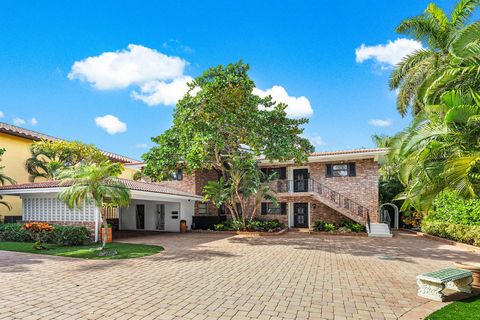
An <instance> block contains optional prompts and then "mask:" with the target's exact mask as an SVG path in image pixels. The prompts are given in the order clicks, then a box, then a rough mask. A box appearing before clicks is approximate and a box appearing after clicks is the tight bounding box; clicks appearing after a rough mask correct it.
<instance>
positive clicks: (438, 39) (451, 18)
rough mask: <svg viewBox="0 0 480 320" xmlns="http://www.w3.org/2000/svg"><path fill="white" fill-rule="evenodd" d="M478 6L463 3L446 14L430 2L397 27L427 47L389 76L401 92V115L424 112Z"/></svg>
mask: <svg viewBox="0 0 480 320" xmlns="http://www.w3.org/2000/svg"><path fill="white" fill-rule="evenodd" d="M478 4H479V0H460V1H459V2H458V3H457V4H456V5H455V6H454V8H453V10H452V13H451V14H450V15H447V14H446V13H445V12H444V11H443V10H442V9H441V8H439V7H438V6H437V5H436V4H434V3H430V4H429V5H428V6H427V8H426V9H425V11H424V12H423V13H422V14H421V15H419V16H416V17H413V18H408V19H405V20H403V21H402V22H401V23H400V25H399V26H398V27H397V29H396V31H397V32H399V33H402V34H405V35H408V36H411V37H413V38H414V39H416V40H418V41H421V42H422V43H424V44H426V45H427V48H426V49H420V50H417V51H415V52H413V53H411V54H410V55H408V56H407V57H405V58H404V59H403V60H402V61H401V62H400V63H399V64H398V65H397V66H396V67H395V69H394V70H393V72H392V74H391V76H390V82H389V86H390V88H391V89H397V90H398V96H397V110H398V111H399V113H400V114H401V115H402V116H404V115H406V113H407V111H408V109H409V108H410V107H411V108H412V112H413V114H418V113H420V112H421V111H422V110H423V107H424V105H425V101H424V97H425V94H426V91H427V90H428V88H429V87H430V86H431V85H432V83H433V81H435V80H436V79H437V78H438V77H439V76H441V75H443V74H444V72H445V70H446V68H447V67H448V66H449V65H450V64H451V63H452V61H453V60H454V57H453V56H452V54H451V53H450V47H451V44H452V42H453V41H454V40H455V39H456V38H457V37H458V33H459V31H461V30H462V29H464V27H465V26H466V24H467V22H468V19H469V17H470V16H471V15H472V13H473V11H474V10H475V9H476V8H477V7H478Z"/></svg>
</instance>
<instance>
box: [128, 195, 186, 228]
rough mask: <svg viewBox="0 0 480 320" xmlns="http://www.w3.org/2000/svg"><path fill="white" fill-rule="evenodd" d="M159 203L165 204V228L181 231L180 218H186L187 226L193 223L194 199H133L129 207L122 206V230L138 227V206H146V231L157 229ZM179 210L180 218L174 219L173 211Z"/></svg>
mask: <svg viewBox="0 0 480 320" xmlns="http://www.w3.org/2000/svg"><path fill="white" fill-rule="evenodd" d="M157 204H164V205H165V230H163V231H169V232H179V231H180V220H182V219H185V220H186V221H187V226H189V228H190V225H191V224H192V216H193V212H194V201H188V200H178V202H167V201H153V200H132V201H131V203H130V206H129V207H128V208H120V230H137V229H136V224H137V222H136V207H137V205H144V206H145V229H143V230H146V231H157V228H156V227H157ZM173 211H177V212H178V213H179V214H178V219H172V212H173Z"/></svg>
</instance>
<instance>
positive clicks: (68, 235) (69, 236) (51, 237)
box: [47, 226, 91, 246]
mask: <svg viewBox="0 0 480 320" xmlns="http://www.w3.org/2000/svg"><path fill="white" fill-rule="evenodd" d="M90 236H91V232H90V230H89V229H88V228H86V227H77V226H55V228H54V229H53V230H52V231H51V232H50V233H49V234H48V237H47V243H54V244H58V245H61V246H79V245H82V244H85V243H86V242H88V241H90Z"/></svg>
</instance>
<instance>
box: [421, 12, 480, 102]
mask: <svg viewBox="0 0 480 320" xmlns="http://www.w3.org/2000/svg"><path fill="white" fill-rule="evenodd" d="M449 51H450V55H451V57H452V59H451V61H450V63H449V65H448V66H447V67H446V69H445V70H444V72H443V73H441V74H438V75H437V77H433V79H434V80H433V81H430V82H431V85H430V86H429V87H428V89H427V91H426V93H425V101H426V102H427V103H435V101H437V100H438V98H439V97H441V96H442V95H443V94H444V93H445V92H447V91H451V90H466V89H469V90H475V91H480V21H476V22H474V23H472V24H471V25H469V26H467V27H465V28H464V29H463V30H461V31H459V32H458V35H457V37H456V38H455V39H454V40H453V41H452V43H451V45H450V49H449Z"/></svg>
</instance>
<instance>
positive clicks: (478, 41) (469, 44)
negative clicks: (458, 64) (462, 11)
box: [450, 21, 480, 58]
mask: <svg viewBox="0 0 480 320" xmlns="http://www.w3.org/2000/svg"><path fill="white" fill-rule="evenodd" d="M450 51H451V52H452V54H453V55H454V56H456V57H458V58H467V57H472V56H473V57H475V56H478V55H479V54H480V21H476V22H474V23H472V24H470V25H469V26H467V27H465V28H464V29H462V30H460V31H459V32H458V35H457V37H456V38H455V39H454V40H453V41H452V43H451V45H450Z"/></svg>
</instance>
